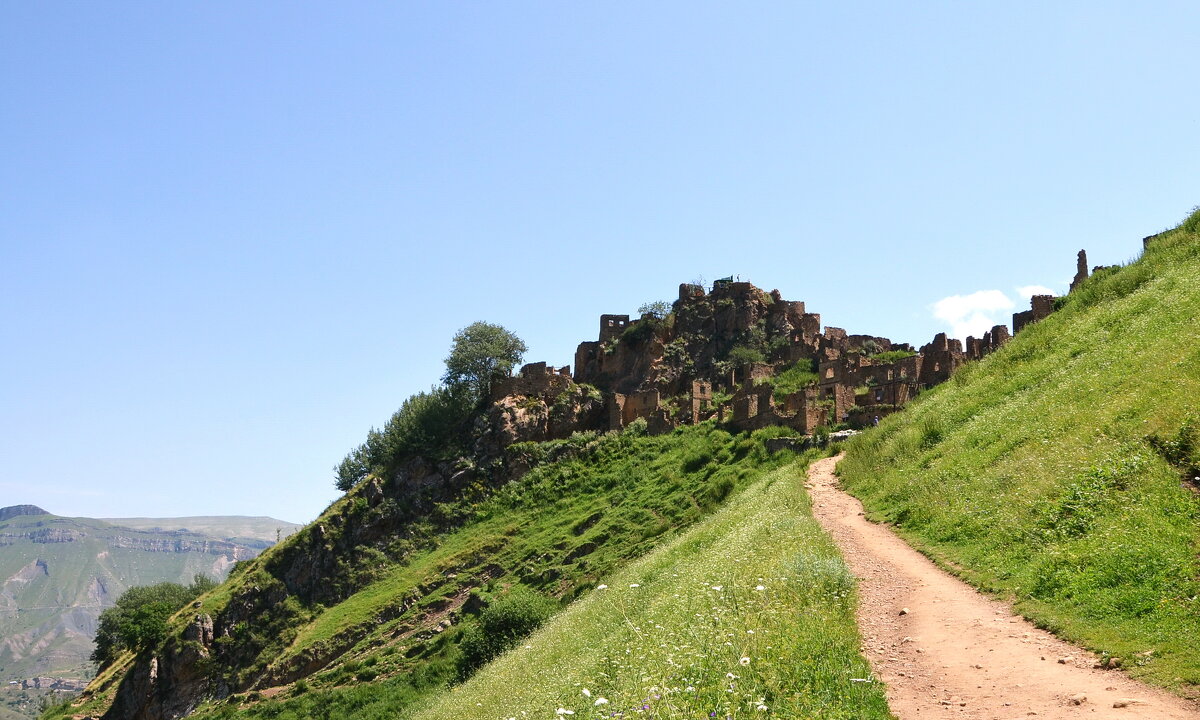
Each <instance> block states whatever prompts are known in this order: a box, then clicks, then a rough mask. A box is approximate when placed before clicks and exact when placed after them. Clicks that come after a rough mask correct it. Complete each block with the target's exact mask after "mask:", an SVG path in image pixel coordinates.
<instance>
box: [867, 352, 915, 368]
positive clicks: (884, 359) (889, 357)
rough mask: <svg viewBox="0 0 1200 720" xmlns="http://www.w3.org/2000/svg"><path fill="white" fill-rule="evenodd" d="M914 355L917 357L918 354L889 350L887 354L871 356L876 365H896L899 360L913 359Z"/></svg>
mask: <svg viewBox="0 0 1200 720" xmlns="http://www.w3.org/2000/svg"><path fill="white" fill-rule="evenodd" d="M913 355H916V353H915V352H913V351H912V350H887V351H885V352H881V353H875V354H874V355H872V356H871V359H872V360H874V361H875V362H876V363H879V364H884V365H886V364H888V363H894V362H896V361H897V360H903V359H904V358H909V357H912V356H913Z"/></svg>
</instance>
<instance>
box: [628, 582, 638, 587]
mask: <svg viewBox="0 0 1200 720" xmlns="http://www.w3.org/2000/svg"><path fill="white" fill-rule="evenodd" d="M629 587H641V585H638V584H637V583H629Z"/></svg>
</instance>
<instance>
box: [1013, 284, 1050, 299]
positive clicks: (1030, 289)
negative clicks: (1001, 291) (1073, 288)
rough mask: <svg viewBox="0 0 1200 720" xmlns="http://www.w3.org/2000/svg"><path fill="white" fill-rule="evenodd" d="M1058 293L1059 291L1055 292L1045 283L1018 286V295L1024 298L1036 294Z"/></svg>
mask: <svg viewBox="0 0 1200 720" xmlns="http://www.w3.org/2000/svg"><path fill="white" fill-rule="evenodd" d="M1057 294H1058V293H1056V292H1054V291H1053V290H1051V289H1050V288H1048V287H1046V286H1045V285H1022V286H1021V287H1019V288H1017V297H1019V298H1021V299H1022V300H1028V299H1029V298H1031V297H1033V296H1034V295H1057Z"/></svg>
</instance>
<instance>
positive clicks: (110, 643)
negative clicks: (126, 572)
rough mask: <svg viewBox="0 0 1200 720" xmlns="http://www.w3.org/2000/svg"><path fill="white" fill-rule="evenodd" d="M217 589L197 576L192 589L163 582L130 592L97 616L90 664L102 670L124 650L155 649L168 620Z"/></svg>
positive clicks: (163, 636)
mask: <svg viewBox="0 0 1200 720" xmlns="http://www.w3.org/2000/svg"><path fill="white" fill-rule="evenodd" d="M216 586H217V583H215V582H213V580H212V579H211V578H209V577H208V576H207V575H196V576H195V577H194V578H192V584H191V585H180V584H178V583H171V582H164V583H158V584H157V585H135V586H134V587H131V588H129V589H128V590H126V591H125V592H123V593H121V597H119V598H117V604H116V605H114V606H113V607H110V608H108V609H107V610H105V611H104V612H102V613H100V623H99V627H98V628H97V630H96V649H95V650H93V651H92V662H94V663H96V664H97V665H99V666H100V667H101V668H103V667H105V666H107V665H109V664H110V663H112V662H113V661H114V660H116V659H117V656H118V655H120V654H121V652H122V651H124V650H133V651H135V652H136V651H138V650H142V649H145V648H149V647H153V646H154V645H157V644H158V643H159V642H161V641H162V640H164V639H165V638H166V636H167V621H168V620H169V619H170V618H171V616H172V615H174V614H175V613H176V612H178V611H179V610H180V609H181V608H182V607H183V606H184V605H187V604H188V603H190V602H191V601H192V600H195V599H196V598H197V597H199V596H200V595H201V594H203V593H205V592H208V591H209V590H212V589H213V588H214V587H216Z"/></svg>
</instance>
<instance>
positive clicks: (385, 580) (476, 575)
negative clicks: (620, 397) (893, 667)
mask: <svg viewBox="0 0 1200 720" xmlns="http://www.w3.org/2000/svg"><path fill="white" fill-rule="evenodd" d="M781 432H782V433H785V432H787V431H786V430H780V429H767V430H763V431H758V432H757V433H755V434H753V435H745V434H739V435H734V434H730V433H727V432H725V431H723V430H719V429H717V428H716V427H715V426H713V425H712V424H711V423H707V424H701V425H699V426H695V427H685V428H681V429H679V430H677V431H675V432H673V433H671V434H669V435H664V436H658V437H648V436H645V435H642V434H639V433H638V432H637V431H636V430H635V431H634V432H626V433H623V434H619V435H617V434H614V435H604V436H599V437H597V436H595V435H581V436H579V437H577V438H575V439H572V440H569V441H562V442H556V443H543V444H540V445H537V446H535V447H526V448H522V449H521V451H522V452H523V453H525V456H526V458H527V459H529V460H530V461H531V462H533V463H534V465H535V466H534V467H533V469H532V470H531V471H530V472H529V473H528V474H526V475H525V476H524V477H522V478H521V479H520V480H518V481H515V482H513V483H510V484H508V485H506V486H504V487H502V488H499V489H498V490H496V491H495V492H494V494H492V495H491V496H489V497H487V498H486V499H482V500H479V499H475V500H469V501H468V500H464V501H463V502H462V503H461V504H460V506H458V507H456V508H454V509H452V510H444V512H447V513H450V514H453V515H456V516H462V517H464V518H465V519H464V520H463V521H462V523H461V524H460V525H458V526H455V527H451V528H449V529H446V530H445V531H442V532H439V533H437V534H436V536H434V537H433V540H432V541H431V542H430V543H427V544H426V545H424V546H421V547H419V548H418V549H417V550H415V551H413V552H411V553H410V554H408V555H407V556H405V557H404V558H402V559H399V560H395V559H387V558H385V559H384V560H383V561H381V562H380V563H379V568H378V572H376V574H375V575H374V578H373V580H372V581H371V582H369V583H368V584H367V585H366V586H365V587H363V588H362V589H359V590H358V591H356V592H353V593H352V594H350V595H348V596H347V597H346V598H345V599H344V600H342V601H340V602H337V603H333V604H330V605H328V607H326V606H321V605H316V604H313V605H309V606H304V605H302V604H299V603H298V602H297V601H296V600H295V598H289V599H288V600H287V602H285V603H284V604H283V605H291V607H290V608H287V609H286V612H281V613H280V614H279V615H278V617H283V618H290V621H289V623H287V624H284V625H281V626H279V627H276V628H274V629H272V630H269V631H268V630H264V629H263V627H261V623H256V624H255V625H254V626H250V627H247V628H246V630H245V633H246V634H248V635H253V634H258V635H262V636H264V637H265V638H266V640H264V643H263V644H262V645H261V646H262V647H266V648H267V649H266V650H264V651H263V652H262V653H260V654H259V655H257V656H254V657H247V658H243V659H242V660H241V661H240V664H238V665H237V666H236V667H229V666H228V665H227V666H224V667H222V671H223V672H229V673H232V674H235V676H238V677H250V676H249V675H245V676H239V675H236V674H237V673H247V672H249V670H248V669H253V668H258V669H259V670H261V669H263V668H265V669H267V670H268V672H269V671H271V669H272V668H275V667H280V666H283V665H285V664H286V663H289V662H292V661H293V660H295V661H302V660H303V659H304V658H306V657H311V656H312V655H313V654H314V653H316V654H318V655H320V654H322V653H326V652H329V653H332V654H334V655H336V659H335V660H334V661H333V662H331V663H330V664H329V665H327V666H326V667H324V668H320V669H318V670H316V671H314V672H313V673H312V674H310V675H308V676H307V677H306V678H305V682H304V684H303V685H298V684H294V685H292V686H291V687H289V688H288V689H286V690H285V691H284V692H283V693H282V694H281V695H278V696H276V697H275V698H272V699H261V700H259V699H256V698H252V697H251V695H250V693H249V692H248V689H247V688H246V686H245V685H244V684H243V685H242V686H241V687H242V688H243V690H242V692H241V693H239V694H238V695H236V696H234V697H233V698H232V699H231V700H229V701H224V702H219V703H217V702H210V703H208V704H206V705H203V706H201V707H200V708H199V709H198V710H197V711H196V713H194V715H193V717H196V718H280V719H286V718H309V717H316V718H320V717H334V718H336V717H355V718H371V717H389V718H391V717H397V716H399V717H405V716H407V713H408V712H409V710H410V708H411V707H412V704H413V703H414V702H416V701H417V700H419V699H421V698H423V697H426V696H428V695H429V694H430V693H436V692H438V691H440V690H441V689H442V688H443V687H445V686H446V684H447V683H449V682H451V681H452V680H453V679H454V678H455V676H456V667H455V663H456V660H457V657H458V653H459V650H458V643H459V641H460V639H461V637H462V633H463V629H464V628H465V627H468V626H470V625H471V624H472V623H473V618H472V613H473V612H475V611H474V610H471V608H472V607H473V605H471V604H468V605H467V606H466V607H464V608H463V609H460V610H455V609H454V608H455V607H457V604H458V603H461V602H462V601H464V600H466V599H467V598H468V597H469V596H470V595H472V594H473V595H476V596H478V597H479V598H480V599H482V600H486V599H487V598H489V597H491V596H493V595H496V594H500V593H503V592H504V591H505V588H506V587H508V586H510V585H512V584H516V583H520V584H522V585H524V586H526V587H529V588H532V589H534V590H536V591H537V592H540V593H542V594H543V595H545V596H547V597H551V598H554V599H555V600H556V602H557V603H560V604H566V603H568V602H569V601H571V600H573V599H575V598H577V597H579V596H581V595H584V594H586V593H587V592H588V591H589V590H590V589H591V588H593V587H595V585H596V584H597V583H599V582H600V581H601V580H602V579H603V578H606V577H609V576H610V575H612V574H613V573H614V572H618V571H619V570H620V569H621V568H623V567H625V566H626V565H628V564H629V563H630V562H632V561H634V560H636V559H637V558H639V557H641V556H643V555H645V554H646V553H648V552H650V551H651V550H653V549H654V548H655V547H656V546H657V545H659V544H660V543H662V542H664V541H669V540H671V539H672V538H674V537H675V536H676V535H677V534H678V533H679V532H680V531H681V530H682V529H684V528H687V527H690V526H692V525H694V524H695V523H696V522H698V521H700V520H703V519H704V518H705V517H708V516H710V515H711V514H712V513H713V512H715V511H717V510H718V509H719V508H721V507H722V506H723V505H724V503H725V502H726V501H727V500H728V499H730V498H733V497H736V496H737V495H738V494H739V493H740V492H741V491H743V490H744V489H745V488H746V487H748V486H750V485H751V484H753V483H755V482H757V481H759V480H760V479H761V478H762V477H763V476H764V474H765V473H767V472H769V471H770V470H771V469H773V468H777V467H779V466H781V465H782V464H784V463H787V462H789V461H790V459H791V458H792V457H794V456H793V455H791V454H790V453H786V452H784V453H779V454H777V455H770V454H768V453H767V452H766V451H765V448H764V445H763V440H764V439H765V438H768V437H772V436H773V435H777V434H779V433H781ZM551 458H558V459H557V460H552V459H551ZM359 505H360V504H359V503H357V498H356V494H353V493H352V494H351V496H350V497H348V498H346V499H345V500H344V501H341V502H339V503H338V504H336V505H335V506H334V507H333V508H332V509H331V513H332V514H327V515H326V516H325V519H323V520H322V521H321V522H322V523H323V524H324V525H325V526H326V527H327V528H332V527H334V523H333V522H331V521H330V520H329V518H331V517H333V515H340V516H345V515H347V514H349V513H352V512H355V508H357V507H359ZM345 524H346V525H350V524H351V522H350V521H347V522H346V523H345ZM330 532H332V531H330ZM305 534H306V533H305V532H302V533H299V534H298V537H297V539H289V540H288V541H285V545H287V544H288V543H292V542H302V541H304V537H303V536H304V535H305ZM285 550H286V548H284V549H280V548H272V549H271V550H269V551H268V552H267V553H265V555H264V558H265V559H264V562H262V563H258V564H257V565H256V566H252V567H250V568H247V569H246V570H245V571H244V572H242V573H240V574H236V575H235V576H234V579H233V580H232V581H231V582H230V583H228V584H226V585H225V586H222V587H221V588H218V589H217V590H216V591H214V593H212V594H211V595H209V596H206V597H205V598H204V599H203V605H204V607H203V609H204V611H206V612H210V613H219V612H221V609H222V608H223V607H224V606H227V605H230V604H233V603H236V602H237V598H238V597H239V595H240V593H242V592H243V590H242V588H243V587H245V586H246V585H248V584H258V585H262V584H264V583H267V582H270V579H269V577H267V576H266V574H265V573H266V570H265V569H264V568H265V567H272V566H274V564H276V563H277V562H278V558H277V555H278V554H279V553H281V552H284V551H285ZM356 552H360V553H361V552H365V551H364V550H363V549H362V548H357V549H356ZM445 612H452V613H453V614H452V615H450V616H448V617H454V618H458V620H457V621H456V622H455V623H454V624H453V625H452V626H451V627H449V628H447V629H445V630H443V631H438V632H434V631H433V629H434V622H435V620H434V619H435V618H438V617H441V613H445ZM459 613H462V615H461V617H460V616H459ZM273 617H275V616H273ZM264 622H266V621H265V620H264ZM272 622H274V621H273V620H272ZM235 634H236V633H235ZM272 643H273V644H272ZM251 646H253V645H251ZM368 663H369V664H368ZM256 672H257V671H256ZM102 704H103V703H102V702H101V705H102ZM99 709H100V707H98V706H96V705H89V706H83V707H78V708H74V709H73V710H72V712H74V713H79V712H97V710H99Z"/></svg>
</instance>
